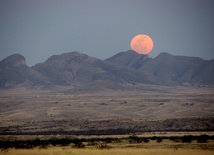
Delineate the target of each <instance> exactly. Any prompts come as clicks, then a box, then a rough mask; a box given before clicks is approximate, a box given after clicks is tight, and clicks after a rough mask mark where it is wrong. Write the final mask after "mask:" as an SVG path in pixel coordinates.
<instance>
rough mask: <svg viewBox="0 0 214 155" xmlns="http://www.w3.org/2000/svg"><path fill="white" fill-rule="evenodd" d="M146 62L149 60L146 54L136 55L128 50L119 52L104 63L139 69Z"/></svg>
mask: <svg viewBox="0 0 214 155" xmlns="http://www.w3.org/2000/svg"><path fill="white" fill-rule="evenodd" d="M147 60H150V58H149V57H148V55H147V54H138V53H136V52H135V51H133V50H128V51H126V52H120V53H118V54H116V55H114V56H112V57H110V58H108V59H106V60H105V61H108V62H111V63H114V64H118V65H125V66H129V67H133V68H140V67H141V66H142V65H143V64H144V63H145V62H146V61H147Z"/></svg>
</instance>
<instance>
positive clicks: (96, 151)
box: [0, 147, 214, 155]
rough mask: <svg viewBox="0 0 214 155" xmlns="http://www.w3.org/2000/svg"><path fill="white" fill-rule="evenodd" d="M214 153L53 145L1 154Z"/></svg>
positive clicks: (208, 154) (207, 154) (210, 152)
mask: <svg viewBox="0 0 214 155" xmlns="http://www.w3.org/2000/svg"><path fill="white" fill-rule="evenodd" d="M59 154H63V155H172V154H173V155H184V154H187V155H213V154H214V151H213V150H199V149H177V150H176V149H136V148H124V149H109V150H100V149H73V148H60V147H53V148H48V149H31V150H25V149H20V150H19V149H18V150H15V149H11V150H9V151H8V152H0V155H59Z"/></svg>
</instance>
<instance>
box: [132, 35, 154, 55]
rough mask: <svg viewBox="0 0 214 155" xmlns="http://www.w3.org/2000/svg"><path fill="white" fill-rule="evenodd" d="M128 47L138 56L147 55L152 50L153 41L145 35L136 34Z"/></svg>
mask: <svg viewBox="0 0 214 155" xmlns="http://www.w3.org/2000/svg"><path fill="white" fill-rule="evenodd" d="M130 46H131V49H132V50H133V51H135V52H137V53H139V54H149V53H150V52H151V51H152V49H153V41H152V38H151V37H149V36H148V35H146V34H138V35H136V36H135V37H134V38H133V39H132V41H131V43H130Z"/></svg>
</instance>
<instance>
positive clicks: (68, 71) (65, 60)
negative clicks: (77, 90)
mask: <svg viewBox="0 0 214 155" xmlns="http://www.w3.org/2000/svg"><path fill="white" fill-rule="evenodd" d="M0 75H1V76H0V88H10V87H14V86H16V85H19V84H28V85H33V86H34V85H44V86H47V85H65V86H66V85H75V84H89V83H96V81H104V82H108V83H109V82H112V83H122V84H136V83H142V84H153V85H168V86H174V85H189V86H190V85H191V86H192V85H193V86H200V85H204V86H212V85H214V59H212V60H203V59H201V58H197V57H187V56H174V55H171V54H168V53H160V54H159V55H158V56H157V57H155V58H149V56H148V55H141V54H138V53H136V52H134V51H132V50H129V51H126V52H120V53H118V54H116V55H114V56H112V57H110V58H108V59H106V60H101V59H97V58H94V57H90V56H88V55H86V54H82V53H79V52H70V53H63V54H60V55H53V56H51V57H50V58H48V59H47V60H46V61H45V62H43V63H38V64H36V65H34V66H32V67H29V66H27V65H26V61H25V58H24V56H22V55H20V54H14V55H10V56H8V57H7V58H5V59H3V60H2V61H1V62H0ZM98 83H99V82H98Z"/></svg>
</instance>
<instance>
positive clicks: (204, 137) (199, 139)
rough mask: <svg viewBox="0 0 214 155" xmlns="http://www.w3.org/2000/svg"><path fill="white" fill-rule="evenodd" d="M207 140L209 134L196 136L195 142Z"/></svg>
mask: <svg viewBox="0 0 214 155" xmlns="http://www.w3.org/2000/svg"><path fill="white" fill-rule="evenodd" d="M208 140H209V136H208V135H201V136H198V137H197V142H198V143H207V141H208Z"/></svg>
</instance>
